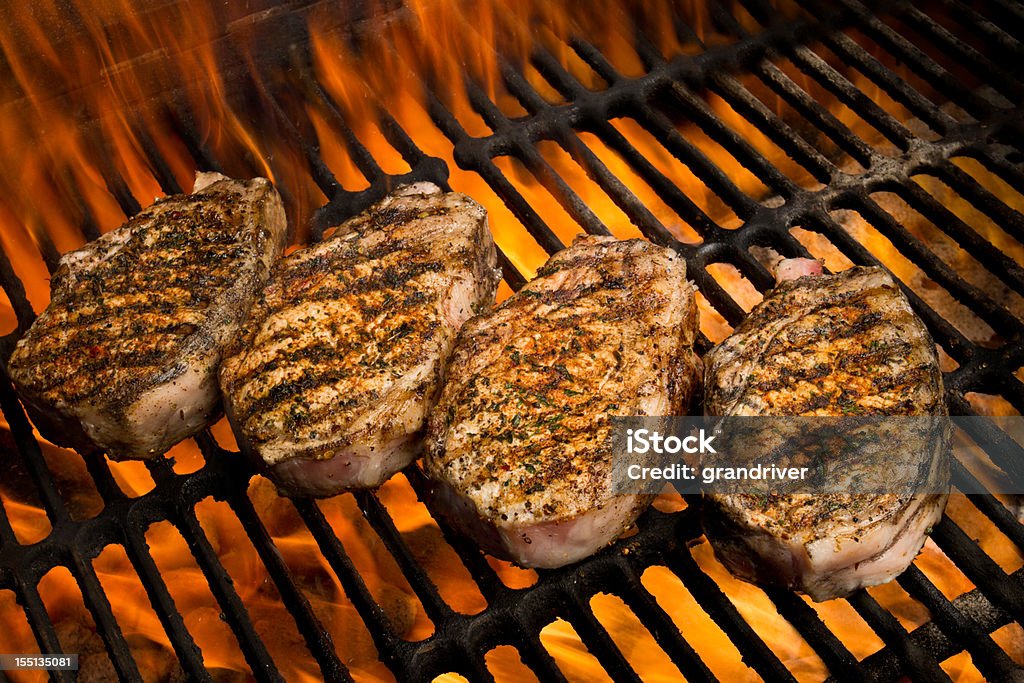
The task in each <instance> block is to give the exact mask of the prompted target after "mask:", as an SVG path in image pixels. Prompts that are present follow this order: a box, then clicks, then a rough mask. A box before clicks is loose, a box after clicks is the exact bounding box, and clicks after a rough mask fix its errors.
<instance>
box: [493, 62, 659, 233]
mask: <svg viewBox="0 0 1024 683" xmlns="http://www.w3.org/2000/svg"><path fill="white" fill-rule="evenodd" d="M547 67H548V69H549V70H550V74H551V75H556V74H557V76H558V82H557V83H556V88H558V89H559V90H560V91H562V92H563V94H566V96H567V97H569V98H570V99H573V100H575V101H577V102H580V101H581V100H582V101H584V102H585V100H586V99H587V98H588V97H589V95H588V94H587V93H586V90H585V88H583V86H582V85H580V84H579V83H578V82H577V81H576V80H575V79H573V78H572V77H571V76H570V75H569V74H568V73H566V72H565V71H564V70H563V69H561V68H560V66H559V65H558V64H557V62H555V60H550V61H549V62H548V64H547ZM502 71H503V73H507V74H508V75H507V77H506V79H505V81H506V83H507V84H508V86H509V89H510V90H511V92H512V93H513V94H514V95H515V96H516V97H517V98H518V99H519V100H520V101H532V102H536V100H541V99H542V98H541V97H540V95H539V94H538V93H537V92H536V91H535V90H533V88H532V87H531V86H530V85H529V83H527V82H526V80H525V79H524V78H522V77H521V76H519V75H518V74H517V73H516V72H515V71H514V70H512V69H511V68H509V67H508V66H507V65H505V68H504V69H503V70H502ZM581 106H582V107H584V108H585V107H586V105H585V104H583V105H581ZM587 118H588V119H590V118H592V119H593V120H594V121H602V122H603V121H605V118H604V117H587ZM607 127H609V128H610V126H607ZM555 130H556V135H555V139H556V140H557V141H558V142H559V144H560V145H561V147H562V149H564V150H565V151H567V152H568V153H569V155H570V156H571V157H572V158H573V160H574V161H575V162H576V163H577V164H579V165H580V167H581V168H582V169H584V171H586V173H587V175H588V176H589V177H590V178H591V180H593V181H594V182H596V183H597V184H598V185H599V186H600V188H601V189H602V190H603V191H604V192H605V194H607V195H608V196H609V197H611V199H612V201H614V202H615V205H616V206H618V207H619V208H620V209H621V210H622V212H623V213H625V214H626V216H628V217H629V219H630V222H632V223H633V225H635V226H636V227H637V228H639V229H640V230H641V232H642V233H643V234H644V236H646V237H647V238H648V239H650V240H651V241H652V242H655V243H656V244H661V245H669V244H675V239H674V238H673V237H672V235H671V233H670V232H669V231H668V229H666V228H665V226H664V225H663V224H662V223H661V221H660V220H658V218H656V217H655V215H654V214H653V213H651V211H650V209H648V208H647V207H646V206H645V205H644V204H643V202H641V201H640V200H639V199H638V198H637V196H636V195H635V194H633V192H631V191H630V190H629V189H628V188H627V187H626V186H625V185H624V184H623V183H622V181H621V180H619V178H618V177H617V176H615V174H613V173H612V172H611V171H609V169H608V167H607V166H606V165H605V164H604V162H603V161H601V160H600V159H599V158H598V157H597V155H596V154H594V152H593V151H592V150H591V149H590V148H589V147H588V146H587V145H586V143H584V142H583V140H582V139H580V137H579V136H578V135H576V133H574V132H573V130H572V128H570V127H569V126H568V125H565V124H558V125H556V126H555Z"/></svg>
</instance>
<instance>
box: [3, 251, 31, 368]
mask: <svg viewBox="0 0 1024 683" xmlns="http://www.w3.org/2000/svg"><path fill="white" fill-rule="evenodd" d="M0 287H3V290H4V293H5V294H7V300H8V301H10V302H11V308H12V309H13V310H14V317H15V319H16V320H17V321H18V329H17V330H16V331H15V332H16V334H17V335H18V336H19V337H20V336H21V335H22V334H24V332H25V330H27V329H28V328H29V327H31V326H32V322H33V321H34V320H35V319H36V312H35V311H33V310H32V304H30V303H29V301H28V296H26V294H25V285H24V284H23V283H22V281H21V280H20V279H18V275H17V274H16V273H15V272H14V267H13V266H12V265H11V260H10V259H9V258H8V257H7V252H6V250H4V249H0ZM12 349H13V347H12Z"/></svg>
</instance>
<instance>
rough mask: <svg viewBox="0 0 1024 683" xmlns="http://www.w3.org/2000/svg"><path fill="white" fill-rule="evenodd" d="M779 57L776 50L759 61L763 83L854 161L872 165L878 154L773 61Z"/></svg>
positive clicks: (862, 164) (759, 74)
mask: <svg viewBox="0 0 1024 683" xmlns="http://www.w3.org/2000/svg"><path fill="white" fill-rule="evenodd" d="M780 58H781V56H780V55H779V54H777V53H769V54H768V55H767V56H766V58H765V59H762V60H761V61H760V62H759V63H758V64H757V66H756V67H755V70H754V73H756V74H757V76H758V78H759V79H760V80H761V82H763V83H765V84H766V85H767V86H768V87H769V88H771V89H772V92H774V93H775V94H776V95H778V96H779V97H780V98H781V99H782V100H783V101H784V102H786V103H787V104H788V105H789V106H791V107H793V109H795V110H796V111H797V112H799V113H800V115H801V116H803V117H804V118H805V119H807V121H809V122H810V123H811V124H812V125H813V126H814V128H815V129H817V130H820V131H822V132H823V133H825V134H826V135H828V137H829V139H830V140H832V141H833V142H834V143H835V144H836V145H837V146H838V147H839V148H840V149H842V150H843V152H845V153H846V154H848V155H850V157H851V158H852V159H853V160H854V161H856V162H857V163H859V164H860V165H861V166H863V167H865V168H867V167H868V166H870V165H871V164H872V161H873V160H874V159H875V157H876V155H877V153H876V152H875V151H874V150H873V149H872V148H871V147H870V146H869V145H868V144H867V143H866V142H864V141H863V140H861V139H860V138H859V137H857V136H856V135H854V134H853V131H851V130H850V129H849V127H847V126H846V124H844V123H843V122H842V121H840V120H839V119H837V118H836V116H835V115H834V114H833V113H832V112H830V111H828V110H827V109H825V107H823V106H822V105H821V104H819V103H818V102H817V101H816V100H814V99H813V98H812V97H811V96H810V95H809V94H807V92H806V91H805V90H804V89H803V88H801V87H800V86H799V85H797V84H796V83H795V82H794V81H793V79H791V78H790V77H789V76H788V75H787V74H786V73H785V72H784V71H782V69H780V68H779V67H777V66H776V65H775V64H773V63H772V60H777V59H780Z"/></svg>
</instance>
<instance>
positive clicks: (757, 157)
mask: <svg viewBox="0 0 1024 683" xmlns="http://www.w3.org/2000/svg"><path fill="white" fill-rule="evenodd" d="M701 85H703V83H700V82H698V83H697V86H696V87H699V86H701ZM690 87H694V86H693V85H692V84H690ZM690 87H687V86H686V85H684V84H682V83H673V84H672V85H671V86H670V87H669V88H668V90H667V94H668V96H669V97H670V99H671V100H672V102H673V104H674V105H676V106H679V107H680V108H681V109H682V110H683V111H686V112H687V113H688V114H689V116H691V117H692V119H693V121H694V122H695V123H697V124H698V125H699V126H700V127H701V130H703V131H704V133H705V134H706V135H707V136H708V137H710V138H711V139H713V140H714V141H715V142H717V143H718V144H719V145H721V146H722V148H723V149H725V150H726V151H727V152H729V153H730V154H732V155H733V156H734V157H735V158H737V159H743V162H744V163H743V165H744V166H745V167H746V168H747V169H748V170H749V171H750V172H751V173H753V174H754V175H755V176H757V178H758V179H759V180H760V181H761V182H762V183H764V184H765V185H766V186H767V187H768V188H770V189H771V190H772V191H773V192H774V193H776V194H778V195H779V196H781V197H782V198H783V199H792V198H793V197H795V196H796V195H797V194H799V193H800V188H799V187H797V185H796V184H795V183H794V182H793V181H792V180H790V179H789V178H787V177H786V176H785V175H783V174H782V172H781V171H779V169H778V168H776V167H775V166H774V165H773V164H772V163H771V162H769V161H768V160H767V159H766V158H765V157H764V155H762V154H761V153H760V152H758V151H757V149H755V148H754V147H753V146H752V145H751V144H750V143H749V142H747V141H746V140H744V139H743V137H742V136H740V135H739V134H738V133H736V132H735V131H734V130H733V129H732V128H730V127H729V126H727V125H726V124H725V123H723V122H722V120H721V119H719V118H718V116H716V115H715V113H714V112H713V111H712V110H711V108H710V107H709V106H708V104H707V103H706V102H704V100H702V99H701V98H700V97H697V96H696V95H695V94H694V93H693V91H692V90H690Z"/></svg>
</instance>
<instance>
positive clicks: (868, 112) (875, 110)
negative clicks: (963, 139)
mask: <svg viewBox="0 0 1024 683" xmlns="http://www.w3.org/2000/svg"><path fill="white" fill-rule="evenodd" d="M833 52H834V50H833ZM779 54H780V55H782V56H783V57H787V58H789V59H790V60H791V61H792V62H793V64H794V65H795V66H796V67H797V68H798V69H800V72H801V73H803V74H804V75H805V76H807V77H809V78H811V79H813V81H814V82H815V83H817V84H818V85H820V86H821V87H823V88H824V89H825V90H827V91H828V92H829V93H830V94H832V95H833V96H834V97H835V98H836V99H838V100H839V101H840V102H841V103H842V104H843V105H844V106H846V107H849V109H850V110H851V111H853V112H855V113H856V114H857V115H858V116H860V117H861V118H862V119H864V120H865V121H867V122H868V123H869V124H870V125H871V126H872V127H873V128H874V129H875V130H877V131H878V132H880V133H881V134H882V135H884V136H885V138H886V139H887V140H889V142H891V143H892V144H894V145H896V147H898V148H899V149H900V150H901V151H904V152H906V151H907V150H908V149H910V145H911V144H912V143H913V142H914V139H915V138H914V136H913V135H912V134H911V132H910V131H909V130H907V128H906V127H905V126H904V125H903V124H902V123H900V122H899V121H898V120H897V119H896V118H895V117H894V116H893V115H892V114H890V113H889V112H887V111H885V110H884V109H882V108H881V107H880V106H878V104H876V103H875V102H874V100H872V99H871V98H870V97H868V95H867V93H865V92H864V91H863V90H861V89H860V88H858V87H857V86H855V85H854V84H853V83H852V82H850V80H849V78H847V77H846V76H844V75H843V74H841V73H839V72H838V71H837V70H836V69H835V68H834V67H833V66H832V65H830V64H829V63H828V62H826V61H825V60H824V59H823V58H822V57H821V56H819V55H818V54H817V53H816V52H814V51H813V50H812V49H810V48H809V47H807V46H804V45H794V46H793V47H792V48H789V49H786V50H781V51H780V53H779ZM840 56H842V55H840ZM847 63H849V62H847ZM862 71H863V70H862ZM926 123H927V121H926ZM950 123H952V120H950ZM929 125H931V124H930V123H929ZM871 154H872V156H875V155H877V152H874V151H872V153H871Z"/></svg>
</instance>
